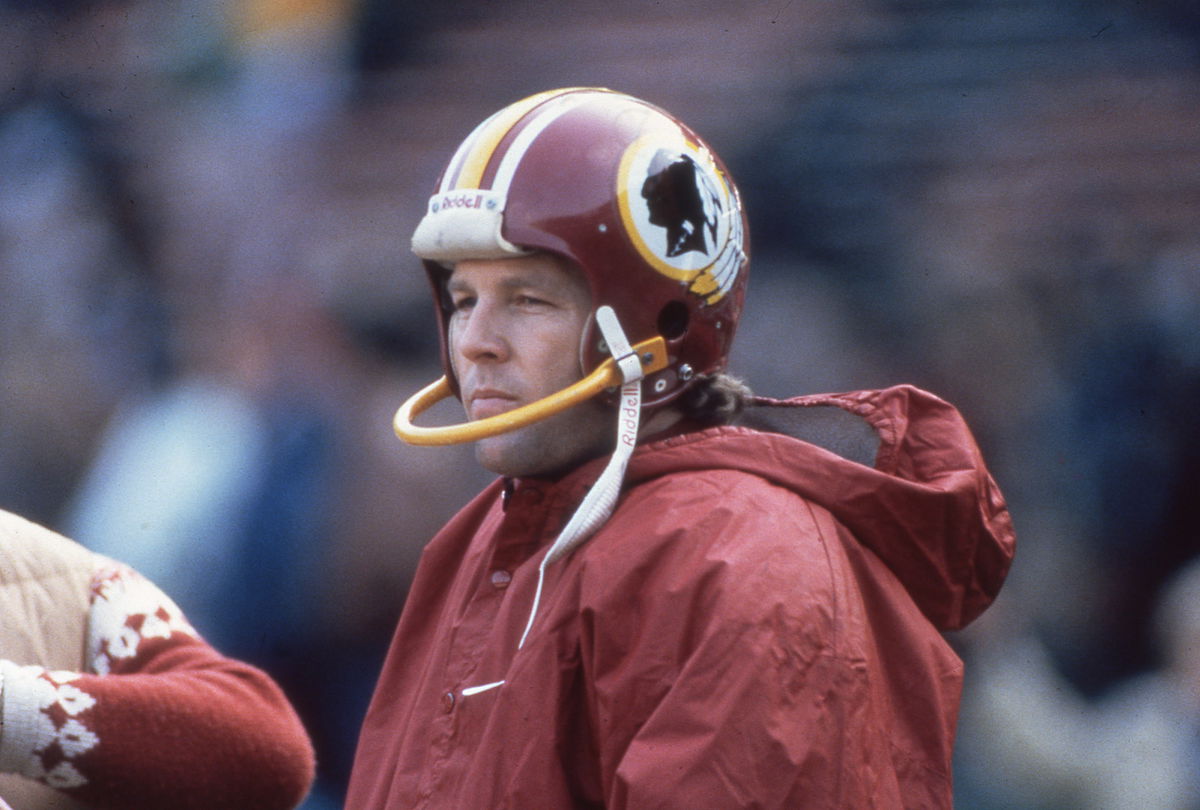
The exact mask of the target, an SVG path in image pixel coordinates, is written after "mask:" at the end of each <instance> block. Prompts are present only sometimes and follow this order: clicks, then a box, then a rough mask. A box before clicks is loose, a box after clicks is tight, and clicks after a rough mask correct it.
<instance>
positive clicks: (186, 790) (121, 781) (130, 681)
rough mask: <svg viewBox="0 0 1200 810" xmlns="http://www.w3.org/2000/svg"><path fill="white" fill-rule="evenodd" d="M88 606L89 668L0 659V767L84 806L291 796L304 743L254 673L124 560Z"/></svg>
mask: <svg viewBox="0 0 1200 810" xmlns="http://www.w3.org/2000/svg"><path fill="white" fill-rule="evenodd" d="M90 605H91V606H90V611H89V616H88V620H89V624H88V650H87V656H88V659H87V660H88V662H89V668H90V670H91V671H90V672H63V671H49V670H46V669H45V668H42V667H38V666H17V665H15V664H13V663H11V662H7V661H0V711H2V712H3V713H2V715H0V717H2V718H3V719H2V723H0V771H4V772H10V773H19V774H22V775H24V776H26V777H29V778H32V779H35V780H38V781H40V782H44V783H45V784H47V785H49V786H51V787H53V788H56V789H58V790H61V791H63V792H64V793H66V794H68V795H70V796H72V797H74V798H76V799H79V800H81V801H83V802H86V803H88V804H89V806H94V807H96V808H114V809H115V808H122V809H123V810H153V809H155V808H169V809H170V810H184V809H185V808H249V807H254V808H264V810H269V809H270V808H280V809H281V810H282V809H283V808H291V807H294V806H296V805H297V804H299V802H300V801H301V800H302V799H303V797H304V795H305V794H306V792H307V791H308V789H309V787H310V785H311V783H312V779H313V773H314V757H313V751H312V746H311V743H310V742H309V739H308V736H307V734H306V733H305V730H304V728H303V726H302V725H301V722H300V720H299V718H298V717H297V715H296V714H295V712H294V710H293V709H292V707H291V705H290V704H289V703H288V701H287V699H286V698H285V697H284V695H283V694H282V692H281V691H280V689H279V688H278V686H277V685H276V684H275V683H274V682H273V681H272V680H271V679H270V678H269V677H268V676H267V675H266V674H265V673H263V672H262V671H260V670H258V669H256V668H254V667H252V666H249V665H247V664H244V663H241V662H238V661H234V660H231V659H228V658H225V657H224V656H222V655H221V654H220V653H218V652H217V651H216V650H214V649H213V648H212V647H211V646H209V645H208V644H207V643H205V642H204V641H203V640H202V639H201V638H200V637H199V636H198V634H197V633H196V632H195V630H194V629H193V628H192V627H191V625H190V624H189V623H188V622H187V620H186V618H185V617H184V616H183V614H182V613H181V612H180V610H179V609H178V607H176V606H175V605H174V604H173V603H172V602H171V600H170V599H169V598H168V597H167V596H166V595H165V594H163V593H162V591H160V590H159V589H158V588H157V587H155V586H154V585H153V584H152V583H150V582H149V581H148V580H146V579H145V578H143V577H141V576H140V575H138V574H137V573H136V572H134V571H132V570H131V569H129V568H127V567H124V566H117V565H114V566H112V567H109V568H104V569H102V570H99V571H98V572H97V573H96V576H95V577H94V579H93V585H92V595H91V603H90Z"/></svg>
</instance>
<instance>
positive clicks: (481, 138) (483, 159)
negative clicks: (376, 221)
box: [440, 90, 563, 191]
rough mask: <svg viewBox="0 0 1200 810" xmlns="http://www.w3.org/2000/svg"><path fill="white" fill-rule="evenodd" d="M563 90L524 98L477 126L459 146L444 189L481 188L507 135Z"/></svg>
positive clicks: (447, 173) (444, 183)
mask: <svg viewBox="0 0 1200 810" xmlns="http://www.w3.org/2000/svg"><path fill="white" fill-rule="evenodd" d="M562 92H563V91H562V90H548V91H546V92H543V93H537V94H535V95H532V96H529V97H527V98H523V99H521V100H520V101H517V102H514V103H513V104H510V105H508V106H507V107H505V108H504V109H502V110H500V111H499V112H497V113H496V114H495V115H493V116H491V117H490V118H488V119H487V120H486V121H484V122H483V123H482V124H480V125H479V126H478V127H476V128H475V131H474V132H472V133H471V134H470V135H469V136H468V137H467V139H466V140H465V141H463V144H462V146H460V147H459V150H458V153H457V154H455V156H454V159H453V160H452V161H451V164H450V168H449V169H448V170H447V172H446V177H445V179H444V180H443V182H442V188H441V189H440V190H441V191H449V190H450V189H455V188H479V187H480V183H481V182H482V180H483V173H484V171H486V169H487V166H488V163H489V162H490V161H491V159H492V156H493V154H494V153H495V151H496V147H497V146H499V145H500V141H502V140H503V139H504V136H505V135H507V134H508V133H509V132H510V131H511V130H512V128H513V127H515V126H516V125H517V124H518V123H519V122H520V121H521V119H522V118H524V117H525V116H526V114H528V113H529V111H530V110H532V109H533V108H535V107H537V106H538V105H539V104H541V103H542V102H544V101H546V100H547V99H550V98H552V97H554V96H556V95H559V94H560V93H562Z"/></svg>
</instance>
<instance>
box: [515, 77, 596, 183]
mask: <svg viewBox="0 0 1200 810" xmlns="http://www.w3.org/2000/svg"><path fill="white" fill-rule="evenodd" d="M588 100H589V96H588V95H587V94H585V93H568V94H567V95H564V96H559V97H558V98H556V99H554V100H553V101H551V102H549V103H547V104H546V105H545V106H543V107H542V108H541V109H540V110H538V111H537V112H535V113H534V114H533V117H532V120H531V121H529V122H527V123H526V124H525V128H524V129H522V130H521V132H520V134H519V135H517V137H516V138H514V139H513V142H512V143H511V144H510V145H509V147H508V151H507V152H506V153H505V154H504V158H503V159H502V160H501V161H500V167H499V168H498V169H497V170H496V177H495V179H494V180H493V181H492V190H493V191H495V192H496V193H497V194H499V195H501V196H502V197H507V196H508V187H509V186H510V185H511V184H512V179H513V176H514V175H515V174H516V172H517V167H518V166H519V165H520V163H521V159H522V158H523V157H525V153H526V152H528V151H529V147H531V146H533V142H534V141H535V140H537V137H538V136H539V135H541V134H542V133H543V132H544V131H545V130H546V128H547V127H548V126H550V125H551V124H553V123H554V122H555V121H557V120H558V119H559V118H560V117H562V116H563V115H565V114H566V113H568V112H570V111H571V110H573V109H575V108H576V107H578V106H579V105H580V104H582V103H583V102H585V101H588Z"/></svg>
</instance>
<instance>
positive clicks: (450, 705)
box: [442, 692, 454, 714]
mask: <svg viewBox="0 0 1200 810" xmlns="http://www.w3.org/2000/svg"><path fill="white" fill-rule="evenodd" d="M442 708H443V709H445V710H446V714H450V712H452V711H454V693H453V692H447V693H446V694H444V695H442Z"/></svg>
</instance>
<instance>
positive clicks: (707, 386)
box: [676, 372, 754, 427]
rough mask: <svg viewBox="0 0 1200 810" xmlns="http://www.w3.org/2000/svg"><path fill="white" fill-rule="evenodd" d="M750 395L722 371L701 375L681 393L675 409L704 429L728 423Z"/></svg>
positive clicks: (744, 387) (748, 389) (744, 385)
mask: <svg viewBox="0 0 1200 810" xmlns="http://www.w3.org/2000/svg"><path fill="white" fill-rule="evenodd" d="M752 396H754V393H753V392H752V391H751V390H750V387H749V386H747V385H746V384H745V383H744V382H742V381H741V380H739V379H738V378H736V377H732V376H730V375H728V374H725V373H723V372H717V373H716V374H705V375H702V376H700V377H697V378H696V381H695V382H694V383H692V385H690V386H689V387H688V388H687V390H686V391H684V392H683V393H682V394H681V395H680V397H679V400H678V401H677V402H676V407H678V408H679V410H680V411H682V412H683V415H684V417H685V418H687V419H689V420H691V421H693V422H696V423H699V424H700V425H703V426H704V427H712V426H715V425H729V424H732V423H733V422H734V421H735V420H736V419H737V418H738V416H739V415H741V413H742V410H743V409H744V408H745V407H746V402H747V401H748V400H749V399H750V398H751V397H752Z"/></svg>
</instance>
